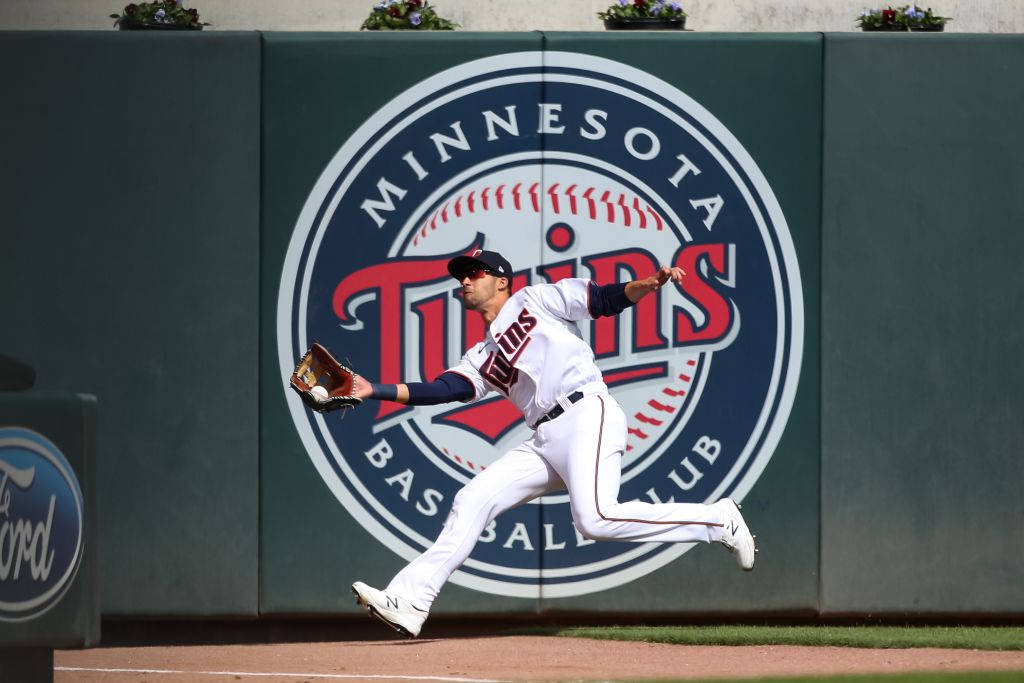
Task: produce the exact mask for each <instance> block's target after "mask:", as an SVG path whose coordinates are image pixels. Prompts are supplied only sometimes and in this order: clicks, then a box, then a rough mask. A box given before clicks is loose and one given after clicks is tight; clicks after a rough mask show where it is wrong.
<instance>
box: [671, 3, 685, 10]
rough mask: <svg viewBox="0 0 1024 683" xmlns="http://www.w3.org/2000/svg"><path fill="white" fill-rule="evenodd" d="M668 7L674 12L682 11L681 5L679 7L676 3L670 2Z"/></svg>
mask: <svg viewBox="0 0 1024 683" xmlns="http://www.w3.org/2000/svg"><path fill="white" fill-rule="evenodd" d="M668 6H669V7H671V8H672V9H673V10H675V11H676V12H679V11H682V9H683V7H682V5H680V4H679V3H678V2H670V3H668Z"/></svg>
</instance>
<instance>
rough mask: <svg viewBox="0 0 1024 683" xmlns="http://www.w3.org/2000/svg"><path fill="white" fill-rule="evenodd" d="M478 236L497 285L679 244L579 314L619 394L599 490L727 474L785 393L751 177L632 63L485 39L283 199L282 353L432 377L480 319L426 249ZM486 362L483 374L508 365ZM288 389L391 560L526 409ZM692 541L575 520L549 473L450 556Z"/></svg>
mask: <svg viewBox="0 0 1024 683" xmlns="http://www.w3.org/2000/svg"><path fill="white" fill-rule="evenodd" d="M477 249H487V250H491V251H498V252H500V253H501V254H503V255H504V256H505V257H506V258H507V259H508V260H509V262H510V263H511V264H512V267H513V268H514V270H515V272H514V274H513V282H514V289H515V290H518V289H520V288H522V287H523V286H526V285H532V284H539V283H553V282H557V281H559V280H561V279H563V278H570V277H575V278H589V279H592V280H594V281H596V282H597V283H599V284H608V283H612V282H617V281H626V280H630V279H635V278H641V277H646V276H648V275H650V274H651V273H652V272H654V271H655V270H657V268H658V267H659V265H661V264H667V265H670V266H679V267H681V268H682V269H683V270H684V271H685V272H686V276H685V278H684V279H683V281H682V282H681V283H679V284H675V283H671V284H670V286H666V287H664V288H662V289H661V290H659V291H658V292H656V293H654V294H652V295H650V296H647V297H645V298H644V299H642V300H641V301H640V302H639V303H638V304H637V305H636V306H634V307H632V308H630V309H627V310H626V311H625V312H624V313H623V314H622V315H619V316H615V317H607V318H599V319H597V320H595V321H593V322H589V323H585V324H583V325H581V331H582V333H583V335H584V337H585V339H586V340H587V341H588V342H589V343H590V345H591V347H592V349H593V351H594V355H595V358H596V359H597V364H598V367H599V368H600V369H601V371H602V373H603V375H604V380H605V383H606V384H607V385H608V387H609V390H610V393H611V394H612V396H613V397H614V398H615V399H616V400H617V401H618V402H619V404H620V405H621V406H622V408H623V410H624V411H625V414H626V416H627V418H628V426H627V429H628V441H627V446H626V451H625V452H624V453H623V455H622V483H621V492H620V495H619V500H632V499H639V500H645V501H649V502H668V501H676V502H713V501H715V500H718V499H719V498H722V497H725V496H729V497H732V498H734V499H737V500H740V499H742V498H743V497H744V495H745V494H746V493H747V492H748V491H749V490H750V488H751V487H752V486H753V484H754V483H755V481H756V480H757V478H758V476H759V475H760V473H761V472H762V470H763V469H764V467H765V466H766V464H767V463H768V461H769V459H770V458H771V456H772V453H773V451H774V449H775V447H776V445H777V443H778V441H779V438H780V436H781V434H782V430H783V428H784V427H785V424H786V420H787V418H788V415H789V411H790V407H791V405H792V402H793V397H794V394H795V391H796V383H797V379H798V375H799V370H800V359H801V349H802V338H803V304H802V299H801V288H800V276H799V271H798V267H797V261H796V256H795V252H794V249H793V245H792V242H791V239H790V235H789V232H788V228H787V226H786V223H785V219H784V218H783V214H782V211H781V209H780V207H779V205H778V203H777V201H776V200H775V197H774V196H773V194H772V191H771V188H770V187H769V185H768V183H767V181H766V180H765V178H764V177H763V175H762V174H761V172H760V171H759V170H758V168H757V166H756V164H755V163H754V161H753V160H752V159H751V157H750V156H749V155H748V154H747V152H746V151H745V150H744V149H743V147H742V146H741V145H740V143H739V142H738V141H737V140H736V139H735V138H734V137H733V136H732V134H731V133H729V131H728V130H727V129H726V128H725V127H724V126H723V125H722V124H721V123H720V122H719V121H718V120H717V119H715V117H714V116H713V115H712V114H711V113H709V112H708V111H707V110H705V109H704V108H703V107H701V106H700V105H699V104H698V103H697V102H695V101H694V100H692V99H691V98H690V97H688V96H687V95H686V94H684V93H682V92H680V91H679V90H677V89H676V88H674V87H673V86H671V85H669V84H668V83H665V82H664V81H661V80H659V79H657V78H654V77H652V76H650V75H649V74H646V73H644V72H642V71H639V70H637V69H635V68H633V67H630V66H626V65H623V64H620V63H617V62H613V61H609V60H605V59H601V58H598V57H594V56H589V55H583V54H574V53H564V52H543V53H541V52H521V53H513V54H508V55H501V56H498V57H492V58H487V59H481V60H477V61H473V62H469V63H466V64H463V65H461V66H458V67H455V68H452V69H449V70H447V71H445V72H443V73H440V74H437V75H436V76H434V77H432V78H429V79H427V80H426V81H424V82H421V83H419V84H417V85H415V86H413V87H412V88H410V89H409V90H407V91H406V92H404V93H402V94H401V95H400V96H398V97H397V98H396V99H395V100H393V101H392V102H390V103H389V104H387V105H386V106H385V107H383V108H382V109H381V110H380V111H379V112H377V114H376V115H375V116H373V117H372V118H370V119H369V120H368V121H367V122H366V123H365V124H364V125H363V126H362V127H360V128H359V129H358V130H357V131H356V132H355V133H354V134H353V135H352V136H351V138H349V140H348V141H347V142H346V143H345V144H344V145H343V146H342V148H341V149H340V150H339V151H338V152H337V154H336V155H335V156H334V158H333V160H332V161H331V162H330V164H329V165H328V166H327V168H326V169H325V170H324V172H323V174H322V176H321V177H320V179H319V181H318V182H317V183H316V185H315V186H314V187H313V189H312V191H311V193H310V195H309V198H308V200H307V202H306V205H305V207H304V209H303V211H302V213H301V215H300V216H299V219H298V222H297V224H296V226H295V230H294V233H293V235H292V239H291V243H290V245H289V249H288V253H287V256H286V259H285V263H284V269H283V272H282V278H281V289H280V295H279V301H278V327H277V335H278V338H277V341H278V354H279V361H280V367H281V370H282V373H283V375H284V376H287V375H288V374H289V373H290V372H291V370H292V368H293V366H294V363H295V359H296V358H297V357H299V356H301V355H302V353H303V351H304V350H305V349H306V347H307V346H308V344H309V343H310V342H312V341H314V340H316V341H319V342H321V343H322V344H324V345H325V346H327V347H328V348H331V349H332V350H335V351H337V352H338V354H339V355H342V356H345V357H347V358H348V360H349V361H351V363H352V365H353V366H354V367H356V368H358V369H359V370H360V372H361V373H362V374H364V375H366V376H367V377H368V378H370V379H372V380H374V381H377V382H383V383H398V382H404V381H431V380H433V379H434V378H435V377H437V376H438V375H439V374H440V373H442V372H443V371H444V370H445V369H446V368H450V367H452V366H454V365H455V364H457V363H458V362H459V358H460V357H461V355H462V354H463V352H464V351H465V350H466V349H467V348H469V347H470V346H472V345H473V344H475V343H476V342H478V341H480V340H481V339H483V338H484V335H485V329H484V324H483V322H482V320H481V318H480V316H479V315H477V314H475V313H472V312H469V311H465V310H464V309H463V307H462V305H461V302H460V300H459V298H458V291H459V287H458V283H456V282H455V281H454V280H453V279H452V278H451V276H450V275H449V273H448V271H447V269H446V264H447V263H448V261H449V260H450V259H451V258H453V257H454V256H457V255H460V254H469V253H472V252H473V251H474V250H477ZM528 322H529V321H526V323H525V324H527V325H528ZM525 335H526V331H525V330H524V335H523V339H522V340H521V341H524V340H526V336H525ZM505 336H506V338H508V339H511V342H510V343H514V342H515V341H516V339H515V335H511V336H510V335H508V334H506V335H505ZM490 371H491V372H493V379H492V380H491V381H492V382H493V383H495V384H500V382H499V380H500V379H501V377H502V375H501V373H502V372H505V373H506V374H508V373H514V371H515V369H514V368H500V367H495V368H493V369H490ZM505 379H506V380H509V381H514V378H512V377H511V376H508V377H505ZM289 394H290V392H289ZM288 401H289V408H290V410H291V414H292V417H293V419H294V421H295V425H296V427H297V429H298V433H299V434H300V436H301V438H302V440H303V442H304V444H305V446H306V448H307V451H308V453H309V456H310V459H311V461H312V463H313V464H314V466H315V467H316V468H317V470H318V471H319V472H320V474H321V475H322V477H323V479H324V481H325V482H326V483H327V485H328V487H329V488H330V489H331V491H332V492H333V493H334V494H335V496H336V497H337V499H338V500H339V502H340V503H341V504H342V505H344V506H345V508H346V509H347V510H349V511H350V512H351V514H352V515H353V516H354V517H355V518H356V519H357V520H358V521H359V522H360V524H362V525H363V526H364V527H365V528H366V529H367V530H369V531H370V532H371V533H372V534H374V535H375V536H376V537H377V538H378V539H379V540H380V542H381V543H384V544H385V545H387V546H388V547H389V548H391V549H392V550H394V551H395V552H396V553H398V554H399V555H401V556H402V557H404V558H406V559H412V558H413V557H415V556H416V555H418V554H419V553H420V552H422V551H423V550H424V549H425V548H427V547H428V546H429V545H430V543H431V542H432V541H433V539H434V538H435V537H436V535H437V533H438V531H439V530H440V528H441V525H442V524H443V522H444V520H445V516H446V514H447V512H448V510H449V508H450V507H451V502H452V499H453V497H454V495H455V493H456V492H457V491H458V490H459V489H460V488H461V487H462V486H463V485H464V484H465V483H466V482H467V481H469V479H470V478H472V477H473V476H474V475H475V474H476V473H478V472H480V471H483V470H485V469H486V468H487V467H488V465H489V464H490V463H492V462H494V461H495V460H496V459H497V458H498V457H500V456H501V454H502V453H504V452H505V451H506V450H508V449H509V448H511V447H513V446H515V445H517V444H519V443H521V442H522V441H524V440H525V439H526V438H528V436H529V435H530V433H531V432H530V428H529V426H527V425H526V424H525V422H524V420H523V418H522V415H521V413H520V412H519V411H518V410H517V409H516V408H515V406H513V405H512V404H511V403H510V402H509V401H508V400H507V399H505V398H504V397H503V396H501V395H500V394H490V395H488V396H487V397H485V398H483V399H482V400H480V401H478V402H475V403H470V404H462V403H448V404H442V405H435V406H418V407H409V406H404V405H401V404H398V403H393V402H387V401H382V402H379V403H377V402H371V403H367V404H366V405H363V406H362V407H361V408H359V409H358V410H356V411H352V412H351V413H350V414H349V415H348V416H347V417H346V419H344V420H340V419H338V417H337V415H331V414H328V415H321V414H318V413H315V412H311V411H309V410H306V409H305V408H304V406H303V405H302V403H301V402H300V401H299V400H298V399H297V398H296V397H295V396H291V395H289V396H288ZM689 548H690V545H689V544H664V543H610V542H595V541H593V540H589V539H586V538H584V537H583V536H582V535H580V533H579V532H578V531H577V530H576V529H575V528H574V526H573V522H572V515H571V513H570V510H569V504H568V498H567V497H566V496H565V495H558V494H556V495H549V496H545V497H543V498H540V499H538V500H537V501H534V502H533V503H530V504H527V505H523V506H521V507H519V508H516V509H513V510H510V511H508V512H506V513H504V514H502V515H501V516H499V517H498V518H497V519H496V520H495V521H494V522H492V523H491V524H490V525H489V526H488V527H487V528H486V529H485V531H484V533H483V534H482V535H481V537H480V539H479V542H478V543H477V545H476V547H475V549H474V551H473V553H472V555H471V556H470V558H469V560H468V561H467V562H465V563H464V564H463V565H462V567H461V568H460V569H459V570H458V571H456V572H455V574H454V575H453V576H452V578H451V580H452V581H454V582H456V583H458V584H461V585H463V586H467V587H470V588H474V589H477V590H481V591H486V592H490V593H495V594H500V595H508V596H521V597H537V596H538V595H541V594H542V595H543V596H544V597H561V596H571V595H580V594H585V593H589V592H593V591H597V590H603V589H606V588H610V587H612V586H616V585H620V584H622V583H625V582H628V581H631V580H633V579H636V578H638V577H640V576H643V575H645V574H647V573H649V572H651V571H653V570H654V569H656V568H658V567H660V566H662V565H664V564H666V563H668V562H670V561H671V560H673V559H674V558H676V557H678V556H679V555H681V554H682V553H684V552H686V551H687V550H688V549H689Z"/></svg>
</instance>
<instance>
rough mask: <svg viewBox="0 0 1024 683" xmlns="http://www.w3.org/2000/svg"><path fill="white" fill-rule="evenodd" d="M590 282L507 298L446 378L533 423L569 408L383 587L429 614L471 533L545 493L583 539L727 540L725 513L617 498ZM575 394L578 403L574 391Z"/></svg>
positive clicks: (481, 479)
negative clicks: (500, 398) (586, 326)
mask: <svg viewBox="0 0 1024 683" xmlns="http://www.w3.org/2000/svg"><path fill="white" fill-rule="evenodd" d="M589 304H590V301H589V288H588V281H587V280H583V279H565V280H561V281H559V282H557V283H555V284H542V285H534V286H531V287H525V288H523V289H521V290H520V291H518V292H516V293H515V294H513V295H512V296H511V297H510V298H509V300H508V301H506V302H505V305H504V306H503V307H502V308H501V311H500V312H499V313H498V316H497V318H495V320H494V322H492V323H491V325H490V327H489V329H488V330H487V334H486V336H485V338H484V340H483V341H481V342H480V343H478V344H476V345H475V346H474V347H473V348H471V349H469V351H467V352H466V354H465V355H464V356H463V357H462V360H461V361H460V362H459V364H458V365H457V366H455V367H454V368H451V369H450V370H449V372H454V373H457V374H459V375H462V376H463V377H465V378H466V379H467V380H468V381H469V382H470V383H471V384H472V385H473V387H474V390H475V396H474V397H473V398H472V399H471V400H470V401H469V402H472V401H477V400H480V399H481V398H483V397H484V396H485V395H486V394H488V393H489V392H491V391H498V392H500V393H502V394H504V395H505V396H507V397H508V398H509V399H510V400H511V401H512V402H513V403H514V404H515V405H516V406H517V407H518V408H519V409H520V410H521V411H522V412H523V415H524V416H525V417H526V422H527V424H529V425H536V424H537V422H538V421H539V420H541V419H542V418H543V417H544V416H545V415H546V414H547V413H548V412H549V411H551V410H552V409H553V408H555V407H556V406H562V408H563V409H564V410H565V412H564V413H562V414H561V415H559V416H558V417H556V418H554V419H550V420H547V421H544V422H543V423H542V424H540V425H539V426H537V428H536V431H535V432H534V434H533V436H532V437H531V438H530V439H528V440H527V441H526V442H524V443H523V444H521V445H519V446H517V447H516V448H513V449H512V450H510V451H509V452H508V453H506V454H505V455H503V456H502V457H501V458H499V459H498V460H497V461H496V462H494V463H493V464H492V465H490V466H488V467H487V469H486V470H484V471H482V472H480V473H479V474H477V475H476V476H475V477H473V479H471V480H470V481H469V483H468V484H466V486H464V487H463V488H462V490H460V491H459V492H458V494H456V496H455V499H454V501H453V503H452V510H451V512H450V513H449V515H448V519H447V520H446V521H445V524H444V528H443V529H442V530H441V534H440V535H439V536H438V538H437V540H436V541H435V542H434V544H433V545H432V546H431V547H430V548H429V549H427V550H426V551H425V552H424V553H423V554H422V555H420V556H419V557H417V558H416V559H415V560H413V561H412V562H411V563H409V564H408V565H407V566H406V567H405V568H404V569H402V570H401V571H400V572H399V573H398V574H397V575H396V576H395V578H394V579H392V581H391V583H390V584H389V585H388V587H387V589H386V590H387V592H389V593H394V594H396V595H400V596H402V597H404V598H406V599H407V600H408V601H409V602H411V603H412V604H413V605H414V606H415V607H417V608H419V609H421V610H424V611H426V610H429V609H430V606H431V604H432V603H433V601H434V599H435V598H436V597H437V594H438V592H439V591H440V590H441V587H442V586H443V585H444V583H445V581H447V580H448V577H449V576H451V573H452V572H453V571H455V570H456V569H457V568H458V567H459V566H460V565H461V564H462V563H463V562H464V561H465V560H466V558H467V557H469V554H470V553H471V552H472V550H473V546H474V545H475V544H476V542H477V538H478V537H479V536H480V534H481V533H482V532H483V530H484V528H485V527H486V526H487V525H488V524H490V522H491V520H493V519H494V518H495V517H497V516H498V515H499V514H501V513H502V512H503V511H505V510H508V509H510V508H513V507H515V506H517V505H520V504H522V503H525V502H527V501H529V500H532V499H534V498H536V497H538V496H541V495H543V494H545V493H549V492H552V491H559V490H563V489H565V490H568V492H569V501H570V507H571V510H572V516H573V522H574V523H575V525H576V528H577V529H578V530H579V532H580V533H581V534H582V535H583V536H584V537H586V538H590V539H594V540H616V541H642V542H647V541H668V542H677V543H680V542H693V541H705V542H712V541H717V540H720V539H721V538H722V525H723V523H725V521H726V520H725V518H724V516H723V513H722V511H721V509H720V508H718V507H715V506H711V505H703V504H696V503H658V504H652V503H644V502H641V501H629V502H625V503H620V502H618V494H619V477H620V457H621V455H622V452H623V450H624V449H625V446H626V417H625V415H624V414H623V412H622V409H621V408H620V407H619V404H618V403H617V402H616V401H615V399H614V398H612V397H611V395H610V394H609V393H608V388H607V387H606V386H605V384H604V381H603V380H602V377H601V371H600V370H598V369H597V365H596V364H595V363H594V354H593V351H592V350H591V349H590V346H589V345H588V344H587V343H586V342H585V341H583V338H582V335H581V334H580V330H579V327H577V325H576V322H577V321H580V320H591V319H593V315H592V314H591V310H590V306H589ZM576 392H580V393H582V394H583V397H582V398H581V399H579V400H577V401H576V402H575V403H572V402H570V399H569V398H568V397H569V396H571V395H573V394H575V393H576Z"/></svg>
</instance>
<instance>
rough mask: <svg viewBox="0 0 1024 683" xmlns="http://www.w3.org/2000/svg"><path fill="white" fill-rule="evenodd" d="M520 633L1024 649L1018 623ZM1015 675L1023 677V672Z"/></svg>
mask: <svg viewBox="0 0 1024 683" xmlns="http://www.w3.org/2000/svg"><path fill="white" fill-rule="evenodd" d="M516 633H519V634H529V635H558V636H570V637H575V638H598V639H603V640H632V641H639V642H644V643H671V644H676V645H811V646H825V645H833V646H839V647H868V648H910V647H944V648H958V649H969V650H1024V628H1022V627H1019V626H1005V627H1003V626H935V627H921V626H906V627H901V626H601V627H571V628H558V627H537V628H530V629H521V630H517V631H516ZM829 680H835V679H829ZM1000 680H1001V679H1000ZM1012 680H1017V681H1019V680H1021V676H1020V674H1017V678H1014V679H1012Z"/></svg>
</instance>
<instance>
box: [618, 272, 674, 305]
mask: <svg viewBox="0 0 1024 683" xmlns="http://www.w3.org/2000/svg"><path fill="white" fill-rule="evenodd" d="M684 275H686V273H685V272H684V271H683V269H682V268H679V267H677V266H672V267H669V266H662V267H661V268H659V269H658V272H657V273H655V274H654V275H652V276H650V277H646V278H644V279H642V280H633V281H632V282H629V283H627V284H626V297H627V298H628V299H629V300H630V301H632V302H633V303H636V302H637V301H640V299H643V298H644V297H645V296H647V295H648V294H650V293H651V292H656V291H658V290H659V289H661V286H662V285H664V284H665V283H666V282H668V281H669V280H672V281H673V282H676V283H681V282H682V281H683V276H684Z"/></svg>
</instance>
